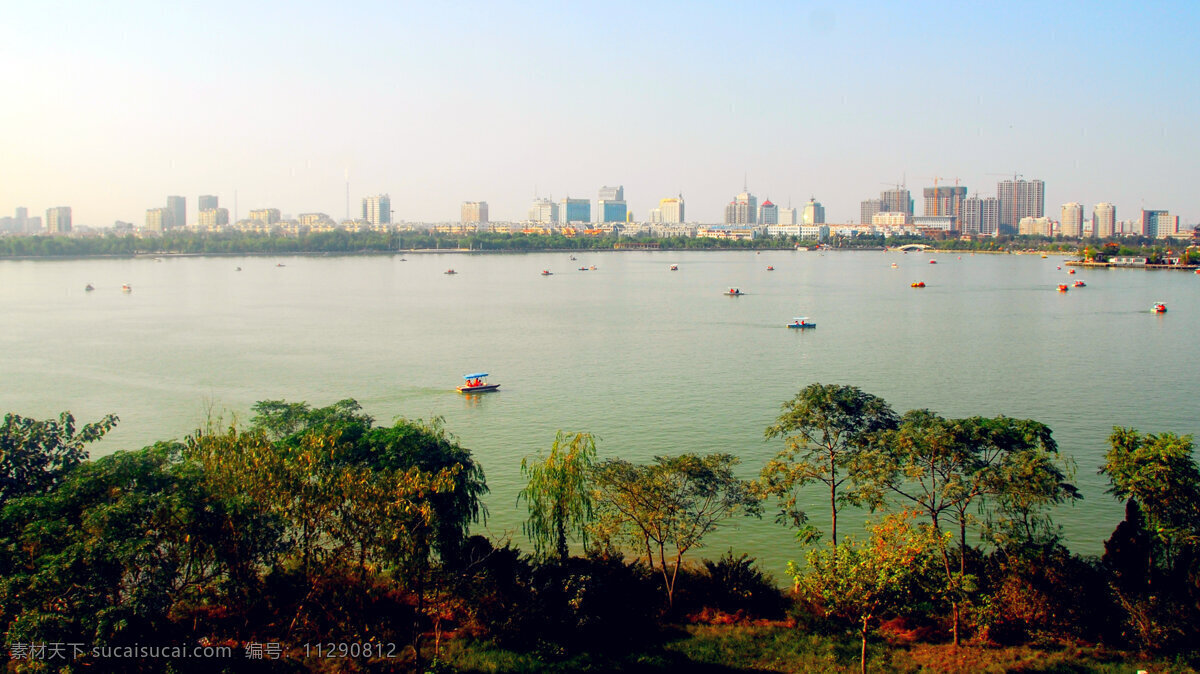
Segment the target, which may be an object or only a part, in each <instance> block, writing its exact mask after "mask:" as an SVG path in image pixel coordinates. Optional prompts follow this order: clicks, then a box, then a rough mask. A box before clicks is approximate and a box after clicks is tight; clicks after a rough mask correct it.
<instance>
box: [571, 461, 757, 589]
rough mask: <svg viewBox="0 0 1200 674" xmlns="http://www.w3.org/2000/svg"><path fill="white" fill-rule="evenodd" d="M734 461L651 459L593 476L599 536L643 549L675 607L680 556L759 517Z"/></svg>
mask: <svg viewBox="0 0 1200 674" xmlns="http://www.w3.org/2000/svg"><path fill="white" fill-rule="evenodd" d="M737 464H738V459H737V458H736V457H734V456H732V455H730V454H708V455H705V456H700V455H697V454H682V455H680V456H673V457H657V458H655V460H654V463H651V464H649V465H640V466H639V465H634V464H632V463H630V462H628V461H625V460H623V459H608V460H606V461H602V462H601V463H599V464H597V466H596V468H595V470H594V471H593V472H592V481H593V484H594V486H595V494H594V496H593V499H594V501H595V503H596V515H597V525H596V527H595V529H594V531H595V533H596V535H597V538H599V539H600V540H602V541H605V542H607V543H609V544H611V543H613V542H616V541H626V542H628V543H629V544H631V545H633V546H634V548H635V549H638V550H644V551H645V553H646V562H647V564H648V565H649V567H650V570H651V571H654V570H655V569H656V568H657V569H658V571H659V573H660V574H661V575H662V579H663V585H664V588H665V591H666V595H667V603H668V605H671V604H673V603H674V599H675V581H676V580H677V578H678V577H679V569H680V567H681V566H682V565H683V558H684V555H686V554H687V552H688V551H689V550H691V549H693V548H698V547H702V545H703V539H704V537H705V536H706V535H708V534H709V533H711V532H712V531H714V530H715V529H716V528H717V527H718V526H719V525H720V524H721V522H723V521H725V520H727V519H729V518H731V517H733V516H734V515H737V514H739V513H741V514H746V515H753V516H759V515H761V501H760V499H759V498H758V496H757V495H756V494H755V492H754V489H753V483H751V482H750V481H746V480H741V479H738V478H737V477H736V476H735V475H734V474H733V468H734V466H736V465H737ZM656 556H657V564H656V560H655V557H656Z"/></svg>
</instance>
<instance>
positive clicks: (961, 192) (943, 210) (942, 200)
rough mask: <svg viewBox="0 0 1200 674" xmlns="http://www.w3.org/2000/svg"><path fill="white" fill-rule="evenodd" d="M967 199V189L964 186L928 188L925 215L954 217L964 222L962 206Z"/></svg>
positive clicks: (926, 190)
mask: <svg viewBox="0 0 1200 674" xmlns="http://www.w3.org/2000/svg"><path fill="white" fill-rule="evenodd" d="M966 198H967V188H966V187H964V186H962V185H954V186H953V187H949V186H944V185H943V186H941V187H926V188H925V215H953V216H956V217H957V218H958V219H959V222H962V205H963V200H964V199H966Z"/></svg>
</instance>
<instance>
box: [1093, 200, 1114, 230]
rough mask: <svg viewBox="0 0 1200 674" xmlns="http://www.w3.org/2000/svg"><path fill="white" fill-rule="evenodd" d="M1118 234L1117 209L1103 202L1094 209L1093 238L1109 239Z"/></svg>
mask: <svg viewBox="0 0 1200 674" xmlns="http://www.w3.org/2000/svg"><path fill="white" fill-rule="evenodd" d="M1116 233H1117V208H1116V206H1113V205H1112V204H1110V203H1108V202H1107V201H1102V202H1100V203H1098V204H1096V205H1095V207H1093V208H1092V236H1094V237H1096V238H1098V239H1107V238H1109V237H1111V236H1114V235H1115V234H1116Z"/></svg>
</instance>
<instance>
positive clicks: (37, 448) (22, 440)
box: [0, 412, 117, 508]
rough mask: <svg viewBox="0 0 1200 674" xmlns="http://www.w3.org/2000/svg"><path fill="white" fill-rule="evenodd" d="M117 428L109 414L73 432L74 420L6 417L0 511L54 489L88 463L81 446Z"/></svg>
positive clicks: (0, 428) (0, 436)
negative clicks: (17, 500) (20, 499)
mask: <svg viewBox="0 0 1200 674" xmlns="http://www.w3.org/2000/svg"><path fill="white" fill-rule="evenodd" d="M116 424H117V417H116V416H115V415H112V414H109V415H107V416H105V417H104V418H102V419H101V420H100V421H97V422H94V423H90V424H85V425H84V426H83V428H81V429H79V430H78V432H76V430H75V417H74V416H72V415H71V413H70V412H63V413H62V414H60V415H59V416H58V420H57V421H55V420H53V419H47V420H45V421H38V420H36V419H28V418H26V417H22V416H19V415H16V414H12V413H9V414H5V415H4V423H3V424H0V508H3V507H4V504H5V503H7V502H8V501H9V499H12V498H16V497H18V496H24V495H28V494H37V493H43V492H46V491H49V490H51V489H53V488H54V486H55V485H57V484H58V483H59V482H61V481H62V479H63V477H64V476H65V475H66V474H67V473H68V472H70V470H71V469H73V468H74V467H76V466H78V465H79V464H80V463H82V462H83V461H84V460H86V459H87V456H88V454H87V450H86V449H84V445H86V444H88V443H90V442H95V441H96V440H99V439H100V438H102V437H103V436H104V434H105V433H107V432H108V431H109V430H110V429H111V428H112V427H113V426H115V425H116Z"/></svg>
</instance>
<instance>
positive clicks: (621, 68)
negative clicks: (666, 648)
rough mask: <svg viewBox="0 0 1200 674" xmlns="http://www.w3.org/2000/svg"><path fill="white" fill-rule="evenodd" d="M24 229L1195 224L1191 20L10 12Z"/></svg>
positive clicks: (1198, 209)
mask: <svg viewBox="0 0 1200 674" xmlns="http://www.w3.org/2000/svg"><path fill="white" fill-rule="evenodd" d="M5 14H6V18H5V21H4V25H3V26H0V50H2V55H0V57H2V58H3V61H4V62H5V64H6V66H7V67H5V68H3V69H0V88H2V90H3V91H4V92H5V98H6V102H5V104H4V105H3V106H0V129H3V132H2V133H0V214H6V215H7V214H11V213H13V211H14V209H15V208H17V207H27V208H28V209H29V211H30V213H31V214H40V213H41V212H42V211H44V210H45V209H47V208H50V207H53V206H71V207H72V208H73V210H74V221H75V223H77V224H80V225H92V226H107V225H111V224H112V223H113V222H114V221H116V220H124V221H130V222H141V220H142V218H143V215H144V213H145V210H146V209H148V208H152V207H157V206H161V205H162V204H163V201H164V199H165V197H166V195H174V194H179V195H188V204H189V210H193V209H194V204H195V201H194V199H195V198H196V195H199V194H213V195H218V196H219V197H220V199H221V205H222V206H227V207H230V208H231V211H232V208H233V207H234V205H235V204H234V196H235V191H236V194H237V197H236V198H237V207H238V208H239V209H240V211H241V214H242V215H243V216H244V215H245V213H246V212H248V211H249V210H250V209H253V208H267V207H272V208H279V209H281V210H283V211H284V212H285V213H290V214H296V213H302V212H324V213H328V214H330V215H331V216H333V217H335V218H342V217H344V215H346V211H347V196H346V183H347V179H348V181H349V183H350V204H349V211H350V214H351V215H352V216H353V215H357V211H358V209H359V200H360V199H361V198H362V197H363V196H365V195H370V194H378V193H387V194H390V196H391V200H392V208H393V209H394V211H395V214H394V217H395V219H396V220H404V221H409V222H442V221H453V220H457V219H458V216H459V206H460V204H461V203H462V202H463V201H472V200H481V201H487V202H488V204H489V207H490V211H491V218H492V219H493V220H522V219H524V218H525V216H526V213H527V211H528V208H529V204H530V202H531V201H532V199H533V198H534V196H535V194H536V195H538V196H543V197H552V198H554V199H560V198H563V197H582V198H588V199H595V198H596V192H597V190H598V189H599V187H600V186H602V185H624V187H625V195H626V199H627V200H628V202H629V207H630V210H631V211H632V213H633V217H634V218H635V219H642V218H645V217H646V213H647V212H648V210H649V209H650V208H652V207H653V206H656V205H657V204H658V200H659V199H660V198H663V197H668V196H673V195H675V194H677V193H682V194H683V195H684V197H685V198H686V199H687V204H688V217H689V220H695V221H702V222H719V221H721V219H722V209H723V208H724V206H725V204H726V203H728V201H729V200H730V198H732V197H733V195H734V194H736V193H737V192H740V191H741V190H742V187H743V182H745V184H746V185H747V186H748V187H749V189H750V190H751V191H752V192H754V193H755V194H756V195H758V197H759V198H760V199H766V198H769V199H771V200H773V201H775V202H776V203H779V204H782V205H787V204H788V203H789V202H790V203H791V204H792V205H793V206H802V205H803V203H804V202H805V201H807V200H808V198H809V197H810V196H813V197H816V199H818V200H819V201H821V202H822V203H823V204H824V206H825V208H826V211H827V221H829V222H855V221H857V219H858V216H859V204H860V202H861V201H862V200H864V199H868V198H871V197H874V196H876V195H877V194H878V193H879V191H880V190H882V189H886V187H887V186H886V184H885V183H899V182H901V181H902V180H903V181H906V182H907V185H908V187H909V188H910V189H912V190H913V192H914V193H917V192H918V191H919V190H920V189H921V188H922V187H927V186H930V185H932V184H933V177H934V176H938V177H940V179H941V182H942V184H952V183H953V181H954V180H955V179H958V180H959V181H960V183H961V184H963V185H966V186H967V187H968V188H969V190H970V193H971V194H976V193H978V194H980V195H982V196H995V193H996V183H997V181H999V180H1002V179H1003V178H1004V174H1007V175H1008V176H1009V177H1011V176H1012V175H1013V174H1014V173H1019V174H1022V175H1024V176H1025V177H1027V178H1037V179H1041V180H1044V181H1045V183H1046V195H1045V197H1046V199H1045V200H1046V211H1047V213H1049V214H1056V213H1057V211H1058V205H1059V204H1062V203H1065V202H1080V203H1083V204H1085V207H1086V208H1087V209H1089V212H1090V208H1091V205H1092V204H1095V203H1096V202H1100V201H1107V202H1112V203H1114V204H1116V207H1117V209H1118V211H1117V212H1118V214H1119V216H1120V217H1122V218H1124V217H1135V215H1134V214H1135V211H1137V210H1138V209H1141V208H1149V209H1153V208H1161V209H1169V210H1170V211H1171V212H1172V213H1174V214H1177V215H1179V216H1180V223H1181V224H1192V223H1195V222H1196V221H1197V220H1200V203H1197V198H1196V196H1195V190H1194V182H1195V179H1196V176H1195V170H1194V166H1195V157H1196V156H1198V155H1200V134H1197V131H1196V123H1195V120H1194V115H1195V110H1196V109H1197V108H1200V105H1198V103H1200V100H1198V98H1200V94H1198V93H1197V90H1196V88H1195V86H1194V84H1195V83H1196V82H1197V81H1200V59H1197V58H1196V57H1195V55H1194V36H1195V34H1196V30H1197V28H1200V20H1198V19H1200V6H1198V5H1197V4H1196V3H1186V2H1165V3H1154V4H1152V5H1149V6H1143V5H1140V4H1134V3H1105V4H1103V5H1099V4H1094V3H1075V2H1069V3H1053V4H1043V3H1033V2H1030V3H1014V2H1007V3H1000V4H995V3H993V4H980V5H975V4H962V3H919V4H903V5H893V4H891V3H851V4H835V3H819V2H818V3H810V2H801V3H783V2H762V3H748V4H745V5H733V4H718V3H686V4H665V3H652V4H649V5H645V4H642V3H625V2H610V3H603V4H596V5H588V6H576V5H568V6H560V5H558V4H555V3H522V4H520V5H507V4H503V3H435V4H418V3H412V4H408V3H406V4H392V3H383V2H364V3H353V4H351V5H342V6H330V5H326V4H324V3H310V2H298V3H293V4H290V5H287V6H286V7H281V6H279V5H276V4H273V3H272V4H268V3H248V4H243V3H233V2H211V3H204V4H196V5H189V6H186V7H174V6H160V5H158V4H154V3H133V2H115V3H103V4H96V3H90V2H79V1H66V2H58V3H53V4H50V3H16V4H13V5H11V6H9V7H7V8H6V10H5Z"/></svg>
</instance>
